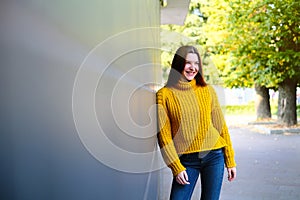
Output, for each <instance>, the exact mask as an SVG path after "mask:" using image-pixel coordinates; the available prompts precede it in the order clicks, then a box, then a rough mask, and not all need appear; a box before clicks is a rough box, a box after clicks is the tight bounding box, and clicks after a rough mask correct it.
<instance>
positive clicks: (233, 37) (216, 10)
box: [203, 0, 300, 125]
mask: <svg viewBox="0 0 300 200" xmlns="http://www.w3.org/2000/svg"><path fill="white" fill-rule="evenodd" d="M299 5H300V4H299V3H298V2H297V1H296V0H282V1H270V0H263V1H261V0H260V1H258V0H252V1H244V0H231V1H222V0H212V1H210V4H209V5H208V6H207V5H206V8H207V9H205V7H203V10H205V12H207V15H208V16H209V18H208V23H207V28H206V31H207V33H208V34H209V33H214V32H217V31H221V32H220V33H219V39H217V40H216V39H215V40H214V41H211V42H208V43H211V44H212V47H211V48H212V49H213V51H214V53H215V55H216V56H215V58H217V59H220V58H223V60H221V61H219V63H218V67H219V69H220V70H221V72H222V74H221V75H222V77H223V80H224V83H225V84H226V85H227V86H229V87H250V86H253V85H255V86H256V88H258V91H261V89H264V88H270V87H272V88H278V90H279V93H280V95H279V96H280V100H279V102H278V103H279V106H278V107H279V112H278V118H279V121H280V122H282V123H284V124H286V125H293V124H295V123H297V119H296V98H295V95H296V85H297V81H298V80H299V77H300V73H299V66H300V65H299V64H300V63H299V62H300V59H299V58H300V54H299V39H300V37H299V33H300V30H299V29H300V27H299V26H300V25H299V17H300V16H299V9H300V6H299ZM208 7H209V8H208ZM220 10H221V11H220ZM211 30H212V31H211ZM220 34H222V35H220ZM222 61H223V62H222ZM261 94H268V92H265V91H264V92H262V93H261ZM267 98H268V97H267Z"/></svg>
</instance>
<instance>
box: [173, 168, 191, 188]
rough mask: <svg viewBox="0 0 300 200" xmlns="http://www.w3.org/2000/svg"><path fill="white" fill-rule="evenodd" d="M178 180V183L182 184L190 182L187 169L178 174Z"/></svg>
mask: <svg viewBox="0 0 300 200" xmlns="http://www.w3.org/2000/svg"><path fill="white" fill-rule="evenodd" d="M176 181H177V183H179V184H181V185H187V184H190V182H188V181H189V177H188V175H187V173H186V171H182V172H180V173H179V174H178V175H177V176H176Z"/></svg>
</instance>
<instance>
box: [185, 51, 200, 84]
mask: <svg viewBox="0 0 300 200" xmlns="http://www.w3.org/2000/svg"><path fill="white" fill-rule="evenodd" d="M198 71H199V59H198V56H197V54H195V53H188V54H187V55H186V58H185V66H184V69H183V72H182V75H183V76H184V77H185V78H186V79H187V80H188V81H191V80H193V79H194V78H195V76H196V74H197V73H198Z"/></svg>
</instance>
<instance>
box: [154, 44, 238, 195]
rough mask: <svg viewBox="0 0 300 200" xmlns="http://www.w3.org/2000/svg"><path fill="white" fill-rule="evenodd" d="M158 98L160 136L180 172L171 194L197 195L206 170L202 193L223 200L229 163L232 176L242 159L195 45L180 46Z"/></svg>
mask: <svg viewBox="0 0 300 200" xmlns="http://www.w3.org/2000/svg"><path fill="white" fill-rule="evenodd" d="M156 100H157V106H158V108H157V110H158V111H157V116H158V142H159V145H160V147H161V153H162V156H163V158H164V161H165V163H166V164H167V165H168V167H169V168H170V169H171V171H172V173H173V176H174V178H173V183H172V189H171V194H170V199H172V200H174V199H191V196H192V193H193V191H194V188H195V185H196V182H197V179H198V177H199V174H201V199H209V200H218V199H219V196H220V191H221V187H222V180H223V173H224V165H226V167H227V171H228V180H229V181H232V180H234V179H235V177H236V168H235V166H236V163H235V160H234V150H233V147H232V144H231V139H230V135H229V132H228V128H227V125H226V123H225V120H224V117H223V113H222V110H221V107H220V104H219V101H218V97H217V95H216V92H215V90H214V89H213V87H212V86H210V85H207V84H206V83H205V81H204V78H203V73H202V64H201V59H200V55H199V53H198V51H197V49H196V48H195V47H193V46H182V47H180V48H179V49H178V50H177V51H176V54H175V55H174V58H173V61H172V65H171V71H170V74H169V78H168V82H167V84H166V86H165V87H163V88H161V89H160V90H159V91H158V92H157V95H156Z"/></svg>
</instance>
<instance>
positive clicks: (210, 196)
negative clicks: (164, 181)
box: [170, 149, 224, 200]
mask: <svg viewBox="0 0 300 200" xmlns="http://www.w3.org/2000/svg"><path fill="white" fill-rule="evenodd" d="M180 161H181V163H182V165H183V166H185V167H186V171H187V174H188V181H189V182H190V184H189V185H180V184H179V183H177V181H176V180H175V177H174V179H173V183H172V189H171V195H170V199H171V200H189V199H191V197H192V194H193V191H194V188H195V185H196V183H197V180H198V177H199V174H200V178H201V200H218V199H219V197H220V192H221V187H222V182H223V175H224V154H223V151H222V149H217V150H212V151H207V152H200V153H191V154H183V155H182V156H180Z"/></svg>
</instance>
